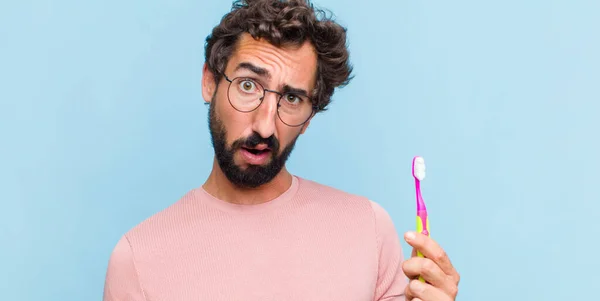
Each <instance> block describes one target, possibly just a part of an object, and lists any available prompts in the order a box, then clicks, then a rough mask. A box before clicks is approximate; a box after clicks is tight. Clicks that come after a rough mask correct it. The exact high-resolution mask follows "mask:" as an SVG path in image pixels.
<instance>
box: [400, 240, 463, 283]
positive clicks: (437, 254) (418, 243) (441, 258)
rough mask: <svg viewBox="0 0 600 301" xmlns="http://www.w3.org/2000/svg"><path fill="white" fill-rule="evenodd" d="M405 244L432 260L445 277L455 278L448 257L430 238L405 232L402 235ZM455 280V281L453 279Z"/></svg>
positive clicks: (454, 271)
mask: <svg viewBox="0 0 600 301" xmlns="http://www.w3.org/2000/svg"><path fill="white" fill-rule="evenodd" d="M404 239H405V240H406V242H407V243H408V244H409V245H411V246H412V247H413V248H415V249H417V250H419V251H421V253H422V254H423V256H425V257H427V258H429V259H431V260H433V261H434V262H435V263H436V264H437V265H438V266H440V268H441V269H442V271H444V273H446V275H451V276H453V277H454V278H457V277H456V276H457V275H458V274H457V273H456V270H455V269H454V266H452V263H451V262H450V258H448V255H447V254H446V252H445V251H444V249H442V248H441V247H440V245H439V244H438V243H437V242H435V241H434V240H433V239H432V238H431V237H429V236H427V235H423V234H421V233H417V232H407V233H406V234H405V235H404ZM455 280H457V279H455Z"/></svg>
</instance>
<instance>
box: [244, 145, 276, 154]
mask: <svg viewBox="0 0 600 301" xmlns="http://www.w3.org/2000/svg"><path fill="white" fill-rule="evenodd" d="M242 148H243V149H244V150H246V151H247V152H249V153H251V154H253V155H261V154H265V153H268V152H270V151H271V150H270V149H268V148H265V149H255V148H247V147H242Z"/></svg>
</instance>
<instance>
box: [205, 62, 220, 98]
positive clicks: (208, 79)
mask: <svg viewBox="0 0 600 301" xmlns="http://www.w3.org/2000/svg"><path fill="white" fill-rule="evenodd" d="M216 90H217V82H216V81H215V77H214V75H213V74H212V72H211V71H210V70H209V69H208V65H207V64H206V63H204V67H203V68H202V97H203V98H204V101H205V102H206V103H209V102H210V101H211V100H212V98H213V95H215V91H216Z"/></svg>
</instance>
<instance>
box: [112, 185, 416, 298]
mask: <svg viewBox="0 0 600 301" xmlns="http://www.w3.org/2000/svg"><path fill="white" fill-rule="evenodd" d="M402 258H403V257H402V249H401V245H400V241H399V236H398V233H397V232H396V230H395V227H394V224H393V222H392V220H391V218H390V216H389V215H388V213H387V212H386V211H385V210H384V209H383V208H382V207H381V206H380V205H378V204H377V203H375V202H373V201H371V200H369V199H367V198H364V197H361V196H357V195H353V194H349V193H346V192H343V191H340V190H338V189H335V188H332V187H329V186H325V185H322V184H319V183H316V182H313V181H310V180H306V179H303V178H300V177H297V176H294V177H293V180H292V184H291V186H290V188H289V189H288V190H287V191H286V192H284V193H283V194H282V195H280V196H279V197H277V198H276V199H274V200H271V201H269V202H266V203H262V204H259V205H236V204H232V203H228V202H225V201H221V200H219V199H217V198H215V197H213V196H212V195H210V194H209V193H207V192H206V191H205V190H204V189H203V188H201V187H199V188H196V189H193V190H191V191H189V192H188V193H187V194H185V195H184V196H183V197H182V198H181V199H180V200H179V201H177V202H175V203H174V204H172V205H170V206H169V207H167V208H166V209H164V210H162V211H160V212H158V213H156V214H155V215H153V216H151V217H150V218H148V219H147V220H145V221H143V222H142V223H140V224H139V225H137V226H136V227H134V228H133V229H131V230H129V231H128V232H127V233H126V234H125V235H124V236H123V237H122V238H121V239H120V240H119V242H118V243H117V244H116V247H115V248H114V250H113V252H112V254H111V256H110V260H109V263H108V269H107V274H106V282H105V286H104V300H105V301H116V300H123V301H125V300H127V301H138V300H139V301H141V300H144V301H158V300H174V301H188V300H189V301H191V300H194V301H198V300H210V301H219V300H228V301H229V300H240V301H254V300H256V301H258V300H260V301H266V300H272V301H313V300H314V301H317V300H323V301H325V300H327V301H334V300H339V301H367V300H369V301H372V300H386V301H391V300H394V301H399V300H404V296H403V292H404V288H405V286H406V285H407V279H406V276H405V275H404V274H403V272H402V269H401V263H402V261H403V259H402Z"/></svg>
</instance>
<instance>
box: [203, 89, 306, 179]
mask: <svg viewBox="0 0 600 301" xmlns="http://www.w3.org/2000/svg"><path fill="white" fill-rule="evenodd" d="M215 94H216V93H215ZM215 100H216V99H215V97H213V99H212V101H211V103H210V107H209V114H208V115H209V118H208V126H209V129H210V136H211V142H212V145H213V148H214V150H215V157H216V159H217V162H218V164H219V167H220V168H221V170H222V171H223V173H224V174H225V176H226V177H227V179H228V180H229V181H230V182H231V183H233V184H234V185H236V186H238V187H242V188H256V187H259V186H261V185H263V184H266V183H269V182H270V181H271V180H273V178H275V176H277V175H278V174H279V172H280V171H281V169H282V168H283V167H284V166H285V163H286V161H287V160H288V158H289V156H290V154H291V153H292V150H293V149H294V146H295V144H296V140H297V139H298V136H299V135H297V136H296V137H294V139H293V140H292V142H290V144H288V145H287V146H286V147H285V148H283V149H282V150H281V151H280V144H279V140H278V139H277V138H275V136H274V135H271V136H270V137H268V138H263V137H262V136H261V135H260V134H258V133H256V132H253V133H252V134H251V135H250V136H248V137H245V138H240V139H237V140H235V141H234V142H233V143H232V144H231V145H227V139H226V137H227V130H226V129H225V125H224V124H223V122H222V121H221V119H219V117H218V116H217V114H216V110H215V107H214V106H215ZM261 143H263V144H265V145H267V147H268V148H270V149H271V151H270V152H271V153H270V156H271V160H269V162H268V163H266V164H264V165H248V166H247V167H246V168H245V169H243V168H242V167H240V166H238V165H237V164H236V163H235V160H234V155H235V153H236V152H237V151H239V150H241V149H242V147H250V148H252V147H255V146H256V145H258V144H261Z"/></svg>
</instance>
